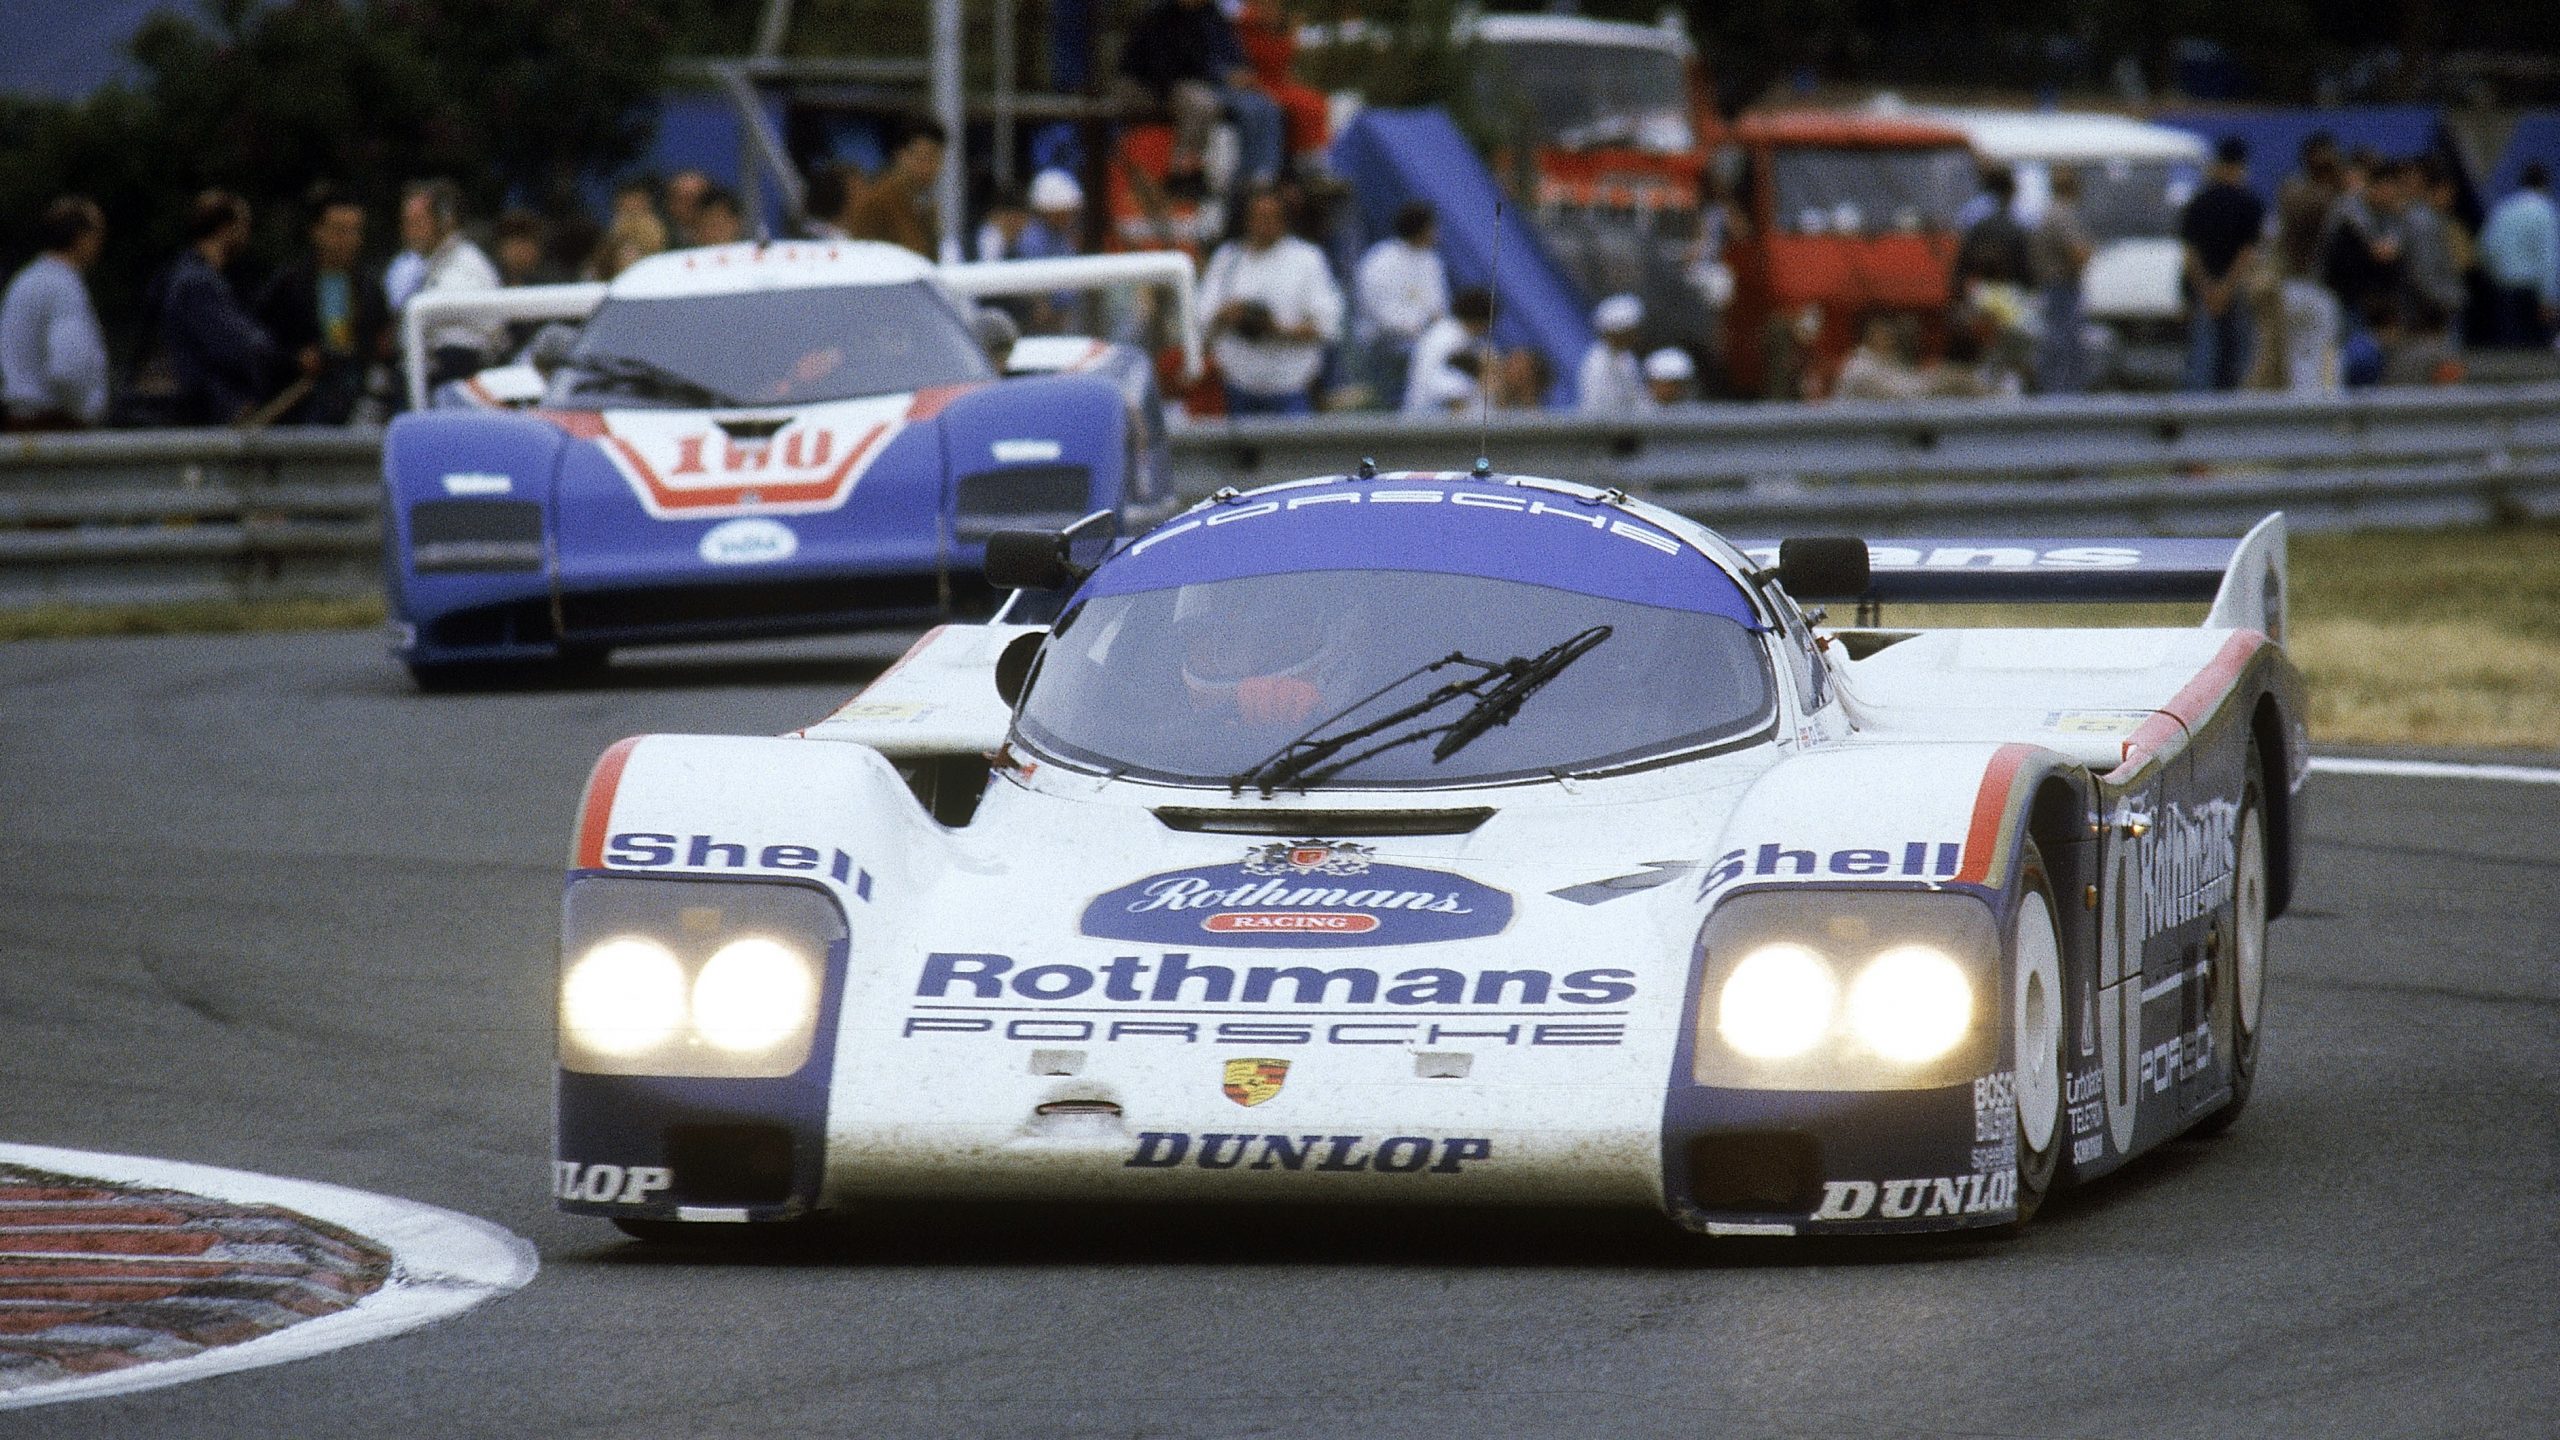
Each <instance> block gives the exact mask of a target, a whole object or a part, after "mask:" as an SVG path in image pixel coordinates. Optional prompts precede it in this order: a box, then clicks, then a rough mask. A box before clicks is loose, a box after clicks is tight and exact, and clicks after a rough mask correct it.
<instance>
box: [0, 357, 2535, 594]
mask: <svg viewBox="0 0 2560 1440" xmlns="http://www.w3.org/2000/svg"><path fill="white" fill-rule="evenodd" d="M1483 437H1484V438H1483V440H1482V441H1481V442H1480V440H1479V430H1478V427H1477V425H1476V424H1475V423H1473V422H1472V421H1465V420H1459V419H1455V418H1451V419H1447V420H1441V419H1432V420H1414V421H1407V420H1401V419H1398V418H1397V417H1393V416H1381V415H1328V416H1318V417H1315V418H1312V419H1307V420H1268V419H1256V420H1246V421H1239V422H1234V423H1212V424H1205V425H1195V426H1189V427H1185V428H1183V429H1181V430H1178V431H1177V432H1176V433H1175V436H1174V442H1173V443H1174V457H1175V468H1176V471H1177V474H1178V476H1179V479H1180V483H1181V486H1182V488H1183V490H1184V491H1185V492H1186V493H1189V494H1193V495H1203V494H1207V493H1209V492H1210V491H1212V490H1215V489H1216V488H1218V487H1219V486H1221V485H1234V486H1237V487H1239V488H1241V487H1244V486H1248V485H1254V484H1260V483H1265V482H1268V481H1273V480H1280V479H1287V478H1294V477H1297V476H1302V475H1320V474H1325V473H1328V472H1336V473H1338V472H1343V471H1347V470H1349V469H1351V468H1352V467H1353V466H1355V465H1357V464H1358V463H1359V461H1360V460H1361V459H1362V458H1364V457H1373V458H1375V459H1376V460H1377V461H1378V464H1379V467H1380V468H1381V469H1417V470H1457V469H1464V468H1465V467H1466V466H1467V465H1468V464H1470V463H1471V462H1472V461H1473V459H1474V457H1475V456H1476V454H1477V453H1478V452H1479V450H1480V449H1485V448H1489V450H1490V452H1491V458H1492V459H1493V461H1494V463H1495V465H1496V466H1497V467H1498V468H1499V469H1502V470H1504V471H1507V472H1511V473H1518V474H1545V475H1554V476H1559V477H1562V478H1568V479H1574V480H1581V481H1586V482H1589V483H1592V484H1600V485H1614V486H1617V487H1619V488H1621V489H1624V490H1626V491H1628V492H1630V493H1633V494H1640V495H1644V496H1646V497H1647V498H1650V499H1653V500H1656V501H1658V502H1661V503H1664V504H1667V505H1669V506H1671V507H1672V508H1674V509H1677V510H1680V511H1682V512H1683V513H1686V514H1690V515H1695V516H1697V517H1699V518H1701V519H1703V520H1706V521H1708V522H1709V523H1711V524H1714V525H1716V526H1718V527H1720V528H1723V529H1725V530H1728V531H1730V532H1733V533H1737V534H1743V533H1749V534H1763V535H1765V534H1774V533H1782V532H1785V531H1789V530H1797V531H1802V530H1808V529H1821V530H1827V531H1835V532H1836V531H1844V530H1845V531H1851V532H1855V533H1863V534H1869V535H1879V536H1882V535H1894V534H1916V533H1922V532H1934V533H1941V534H1943V533H1946V532H1948V531H1959V532H1965V533H1978V534H1984V535H2002V534H2009V535H2018V534H2055V535H2068V534H2226V535H2236V534H2239V533H2241V532H2242V531H2243V530H2244V529H2246V528H2247V526H2248V524H2249V523H2250V522H2252V521H2254V520H2255V519H2257V518H2258V517H2259V516H2261V515H2263V514H2265V513H2266V512H2267V511H2269V510H2279V509H2280V510H2283V511H2285V512H2287V514H2288V515H2289V516H2290V517H2291V519H2292V524H2293V526H2294V528H2296V529H2298V530H2312V529H2338V528H2349V527H2358V526H2423V527H2442V526H2452V525H2461V524H2477V523H2485V522H2490V521H2498V520H2514V519H2520V518H2526V517H2544V516H2553V515H2560V385H2552V384H2538V385H2518V386H2473V387H2466V388H2454V389H2428V390H2402V391H2370V392H2363V393H2360V394H2357V395H2355V396H2353V397H2345V398H2339V399H2325V400H2311V401H2303V400H2294V399H2290V398H2287V397H2281V396H2259V395H2241V396H2199V397H2176V398H2137V397H2105V398H2094V399H2084V400H2033V401H2021V402H2007V403H1998V402H1980V401H1976V402H1940V403H1932V404H1918V405H1834V406H1823V407H1806V406H1778V405H1757V406H1703V405H1702V406H1690V407H1684V408H1682V409H1679V410H1675V411H1669V412H1663V413H1661V414H1658V415H1655V416H1650V417H1647V419H1646V421H1645V422H1644V423H1643V424H1641V425H1630V424H1625V423H1621V422H1616V421H1607V420H1591V419H1584V418H1580V417H1575V416H1559V415H1546V414H1509V415H1502V414H1497V415H1496V416H1494V417H1493V422H1492V424H1491V426H1490V427H1489V429H1488V430H1486V431H1485V432H1483ZM380 451H381V433H380V432H379V431H374V430H340V431H284V430H271V431H263V432H254V433H246V432H238V431H228V430H219V431H131V432H111V433H103V434H89V435H19V436H9V437H5V438H0V608H20V607H25V606H30V605H37V604H43V603H48V602H55V603H64V604H75V605H87V604H101V603H116V602H128V601H130V602H148V601H158V600H179V599H208V598H244V597H260V596H285V595H302V594H334V595H348V594H363V593H367V592H369V591H371V590H372V589H373V588H374V587H376V586H377V585H378V584H379V583H380V560H379V555H378V549H379V545H380V533H381V529H380V516H379V505H380V482H379V479H378V473H377V472H378V467H379V464H380V459H379V457H380Z"/></svg>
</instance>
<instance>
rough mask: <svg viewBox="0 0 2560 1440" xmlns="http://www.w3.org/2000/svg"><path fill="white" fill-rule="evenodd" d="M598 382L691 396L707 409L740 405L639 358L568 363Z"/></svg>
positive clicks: (593, 358) (604, 357)
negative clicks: (711, 406)
mask: <svg viewBox="0 0 2560 1440" xmlns="http://www.w3.org/2000/svg"><path fill="white" fill-rule="evenodd" d="M569 363H570V364H571V365H573V366H575V367H576V368H578V369H580V370H583V371H585V372H586V373H587V374H589V375H592V376H594V377H595V378H597V379H598V380H603V381H606V382H608V383H611V384H619V385H632V386H645V387H650V388H654V389H657V390H661V391H666V392H669V393H671V394H676V395H690V396H692V397H694V398H695V399H696V400H699V401H700V402H701V403H702V404H704V405H706V406H710V405H728V406H735V405H740V404H743V403H744V402H743V401H740V400H737V399H735V398H733V397H731V396H729V395H726V394H723V393H722V392H720V391H718V390H714V389H712V388H711V387H710V386H708V385H705V384H703V383H702V382H701V381H699V380H696V379H694V378H693V377H692V376H690V375H686V374H682V373H680V372H678V371H676V370H672V369H669V368H668V367H666V366H664V365H661V364H659V363H658V362H657V361H655V360H650V359H645V358H643V357H641V356H638V355H611V354H604V355H581V356H579V357H577V358H576V359H574V360H572V361H570V362H569Z"/></svg>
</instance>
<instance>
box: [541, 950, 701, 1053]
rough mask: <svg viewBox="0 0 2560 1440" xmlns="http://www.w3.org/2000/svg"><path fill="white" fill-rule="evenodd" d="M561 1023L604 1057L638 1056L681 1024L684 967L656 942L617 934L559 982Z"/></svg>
mask: <svg viewBox="0 0 2560 1440" xmlns="http://www.w3.org/2000/svg"><path fill="white" fill-rule="evenodd" d="M560 1024H561V1026H562V1028H563V1029H564V1030H566V1031H567V1032H569V1033H570V1034H573V1035H575V1036H576V1037H577V1039H578V1041H579V1043H581V1044H583V1045H585V1046H587V1047H588V1048H590V1049H593V1050H598V1051H601V1052H603V1053H604V1054H607V1055H636V1054H638V1053H640V1052H641V1051H643V1050H647V1049H650V1048H651V1047H653V1046H657V1045H663V1044H665V1043H666V1042H667V1041H669V1040H670V1039H673V1038H674V1037H675V1033H676V1030H677V1027H679V1026H681V1025H683V1024H684V965H683V963H682V962H681V961H679V960H677V959H676V957H675V952H674V951H672V950H669V949H668V948H667V947H666V946H664V945H661V944H659V943H658V942H657V941H655V940H649V939H645V938H643V937H641V936H638V935H618V936H615V937H614V938H613V939H610V940H607V941H604V942H603V943H601V944H599V945H597V946H595V947H594V948H593V949H591V950H589V951H587V952H586V953H585V954H584V955H581V956H579V957H578V959H577V960H576V961H575V962H574V963H573V964H571V965H570V967H569V973H568V975H566V976H565V977H563V978H562V980H561V982H560Z"/></svg>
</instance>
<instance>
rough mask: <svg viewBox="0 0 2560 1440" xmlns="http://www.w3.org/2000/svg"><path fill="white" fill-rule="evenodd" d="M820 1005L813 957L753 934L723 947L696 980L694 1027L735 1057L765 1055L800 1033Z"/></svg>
mask: <svg viewBox="0 0 2560 1440" xmlns="http://www.w3.org/2000/svg"><path fill="white" fill-rule="evenodd" d="M817 1007H818V976H817V973H816V970H815V969H814V967H812V966H811V965H810V964H809V960H808V957H807V956H805V955H802V954H801V953H800V952H799V951H797V950H794V949H792V948H791V947H790V946H788V945H785V944H783V943H782V942H781V941H779V940H774V939H770V938H768V937H766V936H762V935H750V936H748V937H746V938H745V939H743V940H732V941H730V942H729V943H728V944H727V945H724V946H722V947H721V948H720V949H719V951H718V952H717V953H715V954H714V955H712V957H711V959H710V960H709V961H707V962H705V963H704V965H703V967H702V973H701V974H700V975H698V976H696V977H694V982H693V1028H694V1031H695V1033H696V1034H699V1035H700V1036H701V1037H702V1038H703V1039H704V1040H706V1041H708V1042H710V1043H711V1044H712V1045H713V1046H715V1047H717V1048H719V1049H722V1050H726V1051H728V1052H729V1053H731V1054H733V1055H760V1054H763V1053H765V1052H766V1051H769V1050H772V1049H774V1048H775V1047H777V1046H779V1045H781V1044H782V1043H783V1042H784V1041H786V1040H789V1039H790V1038H791V1037H792V1036H793V1035H795V1034H798V1033H799V1031H800V1029H801V1027H802V1026H804V1025H807V1024H808V1023H809V1019H810V1016H811V1015H812V1014H814V1013H815V1012H816V1010H817Z"/></svg>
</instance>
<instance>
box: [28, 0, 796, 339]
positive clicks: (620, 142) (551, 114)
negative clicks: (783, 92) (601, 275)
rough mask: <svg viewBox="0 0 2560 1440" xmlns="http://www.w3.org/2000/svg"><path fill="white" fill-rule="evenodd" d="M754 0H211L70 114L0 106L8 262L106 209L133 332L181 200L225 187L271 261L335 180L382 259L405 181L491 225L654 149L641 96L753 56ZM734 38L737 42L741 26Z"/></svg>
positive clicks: (121, 326)
mask: <svg viewBox="0 0 2560 1440" xmlns="http://www.w3.org/2000/svg"><path fill="white" fill-rule="evenodd" d="M753 9H754V0H656V3H651V0H539V3H525V0H280V3H259V0H207V3H206V4H205V5H204V7H203V8H202V9H201V10H200V11H199V12H197V13H196V14H194V15H181V14H173V13H168V12H162V13H161V14H158V15H156V16H154V17H153V18H152V19H150V20H149V21H147V22H145V24H144V25H143V27H142V29H141V30H140V31H139V32H138V33H137V34H136V36H135V37H134V40H133V44H132V54H133V58H134V60H135V62H136V66H137V69H138V71H139V77H138V79H137V80H136V81H135V82H134V83H133V84H131V85H130V86H117V87H110V88H108V89H106V90H103V91H100V92H99V93H98V94H96V95H93V96H91V97H90V98H88V99H87V100H85V101H81V102H78V103H72V104H63V103H28V102H18V103H14V104H6V105H0V262H5V263H7V264H8V265H10V266H12V267H14V265H15V264H16V263H17V262H18V261H19V260H20V259H22V258H23V257H24V256H25V255H26V254H27V253H28V252H29V251H30V250H31V249H33V243H32V232H33V226H34V221H35V217H36V216H37V215H38V214H39V213H40V212H41V211H42V209H43V206H44V204H45V202H46V200H47V199H48V198H50V197H51V196H53V195H56V194H61V193H65V192H73V191H77V192H85V193H87V194H90V195H93V196H95V197H97V199H98V200H99V202H100V203H101V204H102V205H104V206H105V208H106V211H107V218H108V226H109V240H108V252H107V257H106V259H105V260H104V261H102V262H101V268H100V272H99V273H98V274H97V275H96V276H93V277H92V280H93V283H92V286H91V289H92V291H93V293H95V294H96V295H97V296H98V298H99V301H100V306H101V309H102V311H104V312H105V313H104V316H103V318H105V319H106V321H107V322H108V324H109V327H110V330H111V331H115V332H121V333H125V334H129V333H130V330H131V327H132V324H133V322H134V318H135V317H134V314H133V311H134V308H135V306H136V305H137V304H138V300H137V299H136V297H138V296H139V294H140V292H141V290H142V288H143V285H144V283H145V281H146V280H147V277H148V276H149V275H150V274H151V273H152V272H153V271H155V270H156V269H157V268H158V267H159V266H160V265H162V264H163V263H165V262H166V260H167V258H168V257H169V255H170V254H172V253H173V252H174V251H175V249H176V248H177V246H178V244H179V237H180V235H181V227H182V225H183V223H184V213H185V209H186V205H187V201H188V199H189V198H190V197H191V196H192V195H193V194H194V193H195V192H196V191H197V190H199V189H202V188H204V187H206V186H212V185H219V186H223V187H225V188H228V189H232V190H236V191H238V192H240V193H241V194H243V195H245V196H247V197H248V198H249V200H250V202H251V203H252V205H253V206H255V207H256V208H257V210H258V212H259V228H260V236H261V241H262V247H263V248H265V249H266V250H268V251H269V253H281V252H282V251H283V250H284V249H286V248H288V247H289V245H290V243H291V237H292V232H293V231H295V230H296V229H298V227H299V224H300V217H299V215H298V214H297V213H295V206H294V204H293V202H294V201H296V200H298V199H299V198H300V197H301V196H302V195H304V194H305V193H306V192H307V191H308V190H309V188H310V187H311V186H312V185H313V184H314V183H315V182H318V181H328V182H330V183H332V184H334V185H336V186H338V187H340V188H342V189H344V190H346V191H348V192H350V193H352V194H353V195H354V196H355V197H356V198H357V199H359V200H361V201H363V202H364V204H365V206H366V209H367V211H368V212H369V213H370V214H371V215H372V216H373V217H374V229H373V239H374V241H375V242H376V245H377V248H380V247H381V246H382V245H384V244H386V243H387V242H388V239H389V235H390V231H389V228H388V227H389V225H390V221H391V215H392V207H393V204H394V201H395V198H396V196H397V194H398V191H399V187H400V186H401V185H402V184H403V183H405V182H407V181H409V180H411V179H415V178H418V177H421V176H427V175H446V176H450V177H452V178H453V179H454V180H455V181H457V182H458V183H460V184H461V186H462V187H463V189H464V192H465V194H466V195H467V196H469V197H470V199H471V201H472V202H473V203H474V204H475V205H477V206H478V207H480V208H481V209H482V210H483V211H484V213H485V211H486V210H488V209H490V208H492V207H495V206H496V205H498V204H500V203H502V202H515V203H529V204H533V205H536V206H540V207H545V208H549V207H552V206H555V205H559V204H564V203H567V202H569V200H570V199H571V198H572V197H573V196H574V194H575V190H576V187H577V185H578V183H579V182H580V181H581V180H582V179H584V178H586V177H589V176H594V175H598V174H604V173H609V172H611V171H612V170H614V169H615V168H617V167H619V166H622V165H625V164H627V163H629V162H630V161H631V160H633V159H634V158H636V157H637V156H638V155H639V154H640V153H641V152H642V150H643V149H644V147H645V146H646V145H647V143H648V140H649V134H650V126H651V123H652V122H651V116H650V110H649V105H650V102H651V100H652V99H653V97H654V96H655V95H656V94H657V92H658V91H659V90H660V89H661V88H662V85H663V80H664V73H665V68H666V62H667V59H668V58H669V56H670V55H671V54H674V53H678V52H679V51H680V50H692V49H695V48H707V49H717V50H727V51H735V50H738V49H742V48H744V36H745V35H746V34H747V33H748V32H749V31H750V30H751V28H752V12H753ZM730 32H735V34H734V35H732V34H731V33H730Z"/></svg>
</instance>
